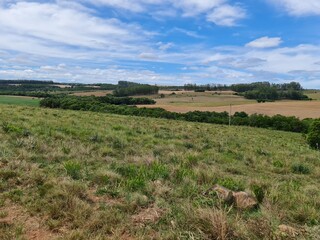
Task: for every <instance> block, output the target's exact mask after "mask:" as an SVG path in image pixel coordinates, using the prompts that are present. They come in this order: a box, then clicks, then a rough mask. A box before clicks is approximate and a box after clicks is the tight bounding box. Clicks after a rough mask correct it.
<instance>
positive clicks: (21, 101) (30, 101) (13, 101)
mask: <svg viewBox="0 0 320 240" xmlns="http://www.w3.org/2000/svg"><path fill="white" fill-rule="evenodd" d="M39 102H40V100H39V99H38V98H32V97H23V96H0V104H9V105H19V106H39Z"/></svg>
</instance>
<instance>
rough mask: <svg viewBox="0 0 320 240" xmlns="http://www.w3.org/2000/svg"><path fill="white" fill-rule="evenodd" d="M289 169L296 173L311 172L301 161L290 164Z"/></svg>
mask: <svg viewBox="0 0 320 240" xmlns="http://www.w3.org/2000/svg"><path fill="white" fill-rule="evenodd" d="M291 169H292V172H293V173H297V174H309V173H310V172H311V171H310V168H309V167H308V166H306V165H303V164H301V163H298V164H294V165H292V167H291Z"/></svg>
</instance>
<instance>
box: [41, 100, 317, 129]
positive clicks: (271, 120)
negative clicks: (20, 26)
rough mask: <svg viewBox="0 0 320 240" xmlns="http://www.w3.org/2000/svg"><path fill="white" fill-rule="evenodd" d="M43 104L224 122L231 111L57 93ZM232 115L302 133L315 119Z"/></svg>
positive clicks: (238, 121) (236, 120)
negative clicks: (118, 102) (153, 105)
mask: <svg viewBox="0 0 320 240" xmlns="http://www.w3.org/2000/svg"><path fill="white" fill-rule="evenodd" d="M104 99H106V98H104ZM40 106H41V107H48V108H61V109H71V110H82V111H94V112H104V113H113V114H119V115H130V116H143V117H154V118H165V119H174V120H184V121H190V122H204V123H214V124H224V125H228V124H229V114H228V113H227V112H222V113H218V112H201V111H193V112H187V113H176V112H169V111H166V110H165V109H162V108H137V107H135V106H127V105H115V104H110V103H106V102H104V101H103V99H101V98H99V97H77V96H67V95H66V96H55V97H49V98H45V99H43V100H41V102H40ZM231 117H232V125H238V126H251V127H259V128H268V129H274V130H282V131H289V132H302V133H306V132H307V131H308V128H309V125H310V123H311V122H312V120H310V119H305V120H300V119H298V118H296V117H286V116H281V115H276V116H273V117H269V116H266V115H261V114H253V115H248V114H246V113H244V112H237V113H235V114H234V115H233V116H231Z"/></svg>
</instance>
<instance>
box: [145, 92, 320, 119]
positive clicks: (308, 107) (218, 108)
mask: <svg viewBox="0 0 320 240" xmlns="http://www.w3.org/2000/svg"><path fill="white" fill-rule="evenodd" d="M217 93H218V94H217ZM217 93H215V92H205V93H195V92H185V91H181V92H175V94H171V92H170V91H166V92H164V94H166V95H165V97H164V98H160V97H157V98H154V100H156V102H157V103H156V105H149V106H148V105H143V106H139V107H147V108H153V107H160V108H164V109H166V110H168V111H171V112H180V113H185V112H189V111H211V112H224V111H227V112H229V111H230V104H231V105H232V109H231V111H232V113H234V112H241V111H244V112H246V113H248V114H254V113H258V114H265V115H269V116H273V115H276V114H281V115H284V116H296V117H298V118H301V119H304V118H320V111H319V109H320V101H319V100H320V92H319V93H315V91H312V93H310V92H308V93H307V94H308V96H310V97H312V98H313V99H319V100H315V101H292V100H283V101H276V102H269V103H257V101H255V100H248V99H245V98H243V97H241V96H236V95H233V94H232V92H217Z"/></svg>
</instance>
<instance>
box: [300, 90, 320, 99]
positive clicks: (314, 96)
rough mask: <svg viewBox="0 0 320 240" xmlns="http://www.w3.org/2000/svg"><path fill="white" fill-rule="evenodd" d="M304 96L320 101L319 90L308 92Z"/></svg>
mask: <svg viewBox="0 0 320 240" xmlns="http://www.w3.org/2000/svg"><path fill="white" fill-rule="evenodd" d="M304 94H305V95H307V96H308V97H309V98H312V99H313V100H320V91H319V90H306V91H304Z"/></svg>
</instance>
